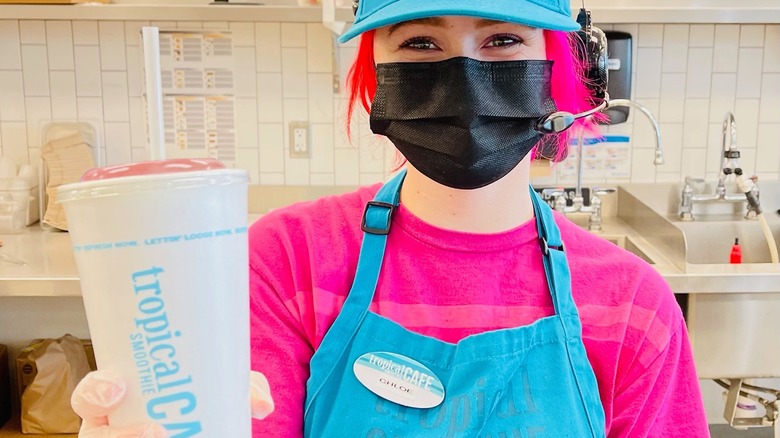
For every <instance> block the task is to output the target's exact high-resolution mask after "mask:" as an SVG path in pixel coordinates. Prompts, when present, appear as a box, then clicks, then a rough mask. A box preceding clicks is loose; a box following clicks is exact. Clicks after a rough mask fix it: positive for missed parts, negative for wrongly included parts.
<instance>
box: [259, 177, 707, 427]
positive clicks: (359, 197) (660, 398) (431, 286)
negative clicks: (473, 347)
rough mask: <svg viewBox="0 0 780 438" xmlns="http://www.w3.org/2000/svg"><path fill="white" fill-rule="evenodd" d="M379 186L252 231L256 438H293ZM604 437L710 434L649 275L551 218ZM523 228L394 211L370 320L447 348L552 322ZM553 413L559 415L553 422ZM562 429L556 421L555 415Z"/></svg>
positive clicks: (677, 335) (667, 303)
mask: <svg viewBox="0 0 780 438" xmlns="http://www.w3.org/2000/svg"><path fill="white" fill-rule="evenodd" d="M378 189H379V185H374V186H371V187H364V188H361V189H359V190H357V191H356V192H352V193H348V194H345V195H341V196H335V197H328V198H322V199H320V200H317V201H313V202H306V203H299V204H296V205H293V206H290V207H287V208H285V209H280V210H276V211H274V212H271V213H269V214H267V215H266V216H264V217H262V218H261V219H260V220H259V221H257V222H256V223H255V224H254V225H253V226H252V227H251V229H250V234H249V239H250V256H249V257H250V258H249V260H250V267H251V271H250V274H251V278H250V288H251V330H252V333H251V342H252V368H253V369H255V370H258V371H261V372H263V373H264V374H265V375H266V376H267V377H268V380H269V382H270V385H271V392H272V395H273V398H274V401H275V403H276V411H275V412H274V413H273V414H271V415H270V416H269V417H267V418H266V419H265V420H264V421H255V422H254V425H253V427H254V436H255V437H271V436H273V437H287V436H289V437H296V436H301V435H302V434H303V408H304V402H305V400H306V380H307V379H308V377H309V361H310V359H311V357H312V354H313V353H314V351H315V350H316V349H317V348H318V347H319V344H320V342H321V341H322V338H323V336H324V335H325V333H326V332H327V331H328V328H329V327H330V326H331V324H332V323H333V321H334V320H335V318H336V316H337V315H338V313H339V310H340V309H341V306H342V304H343V302H344V300H345V297H346V295H347V293H348V292H349V290H350V287H351V285H352V280H353V278H354V274H355V268H356V266H357V259H358V254H359V252H360V244H361V240H362V232H361V230H360V220H361V217H362V213H363V209H364V206H365V203H366V202H367V201H369V200H371V199H372V198H373V196H374V194H375V193H376V192H377V190H378ZM555 220H556V222H557V224H558V226H559V228H560V230H561V235H562V238H563V241H564V246H565V248H566V254H567V256H568V261H569V266H570V269H571V274H572V293H573V297H574V301H575V303H576V304H577V308H578V309H579V312H580V318H581V319H582V324H583V338H584V343H585V349H586V350H587V353H588V357H589V359H590V362H591V365H592V366H593V370H594V372H595V374H596V378H597V379H598V384H599V392H600V395H601V400H602V402H603V405H604V411H605V414H606V430H607V436H609V437H631V438H640V437H685V438H690V437H706V436H709V432H708V429H707V422H706V419H705V415H704V409H703V405H702V400H701V392H700V389H699V384H698V380H697V377H696V372H695V369H694V363H693V358H692V355H691V350H690V346H689V342H688V335H687V331H686V328H685V321H684V320H683V317H682V312H681V311H680V307H679V306H678V304H677V302H676V300H675V298H674V295H673V293H672V292H671V291H670V290H669V287H668V285H667V284H666V283H665V282H664V280H663V279H662V278H661V276H660V275H658V273H657V272H656V271H655V270H654V269H653V268H652V267H651V266H649V265H648V264H646V263H645V262H643V261H642V260H640V259H639V258H638V257H636V256H634V255H633V254H631V253H629V252H627V251H624V250H623V249H620V248H618V247H617V246H615V245H614V244H612V243H610V242H608V241H606V240H603V239H601V238H599V237H597V236H595V235H593V234H591V233H589V232H587V231H584V230H582V229H581V228H579V227H578V226H576V225H575V224H573V223H571V222H570V221H568V220H567V219H566V218H565V217H563V216H561V215H558V214H556V216H555ZM536 238H537V233H536V223H535V221H534V220H531V221H528V222H527V223H525V224H523V225H521V226H519V227H517V228H515V229H513V230H509V231H506V232H502V233H495V234H470V233H463V232H455V231H450V230H445V229H441V228H437V227H434V226H431V225H430V224H427V223H425V222H423V221H422V220H420V219H418V218H417V217H415V216H414V215H413V214H411V213H410V212H409V211H408V210H406V209H405V208H404V207H403V205H401V207H400V208H399V209H398V210H397V212H396V214H395V216H394V221H393V227H392V230H391V232H390V234H389V236H388V241H387V251H386V254H385V258H384V263H383V266H382V270H381V273H380V277H379V283H378V286H377V290H376V294H375V296H374V300H373V303H372V306H371V310H372V311H374V312H376V313H378V314H380V315H383V316H385V317H387V318H389V319H391V320H394V321H395V322H397V323H399V324H401V325H403V326H405V327H406V328H408V329H409V330H412V331H415V332H418V333H421V334H424V335H428V336H432V337H435V338H438V339H440V340H443V341H447V342H453V343H454V342H457V341H458V340H460V339H462V338H464V337H466V336H468V335H472V334H475V333H480V332H484V331H487V330H495V329H501V328H507V327H516V326H520V325H527V324H530V323H532V322H534V321H536V320H537V319H539V318H542V317H545V316H549V315H551V314H552V313H553V309H552V302H551V298H550V293H549V291H548V289H547V283H546V279H545V275H544V270H543V267H542V255H541V250H540V248H539V243H538V240H537V239H536ZM551 414H552V415H557V414H558V413H551ZM561 414H562V415H564V416H563V417H562V418H561V421H565V413H561Z"/></svg>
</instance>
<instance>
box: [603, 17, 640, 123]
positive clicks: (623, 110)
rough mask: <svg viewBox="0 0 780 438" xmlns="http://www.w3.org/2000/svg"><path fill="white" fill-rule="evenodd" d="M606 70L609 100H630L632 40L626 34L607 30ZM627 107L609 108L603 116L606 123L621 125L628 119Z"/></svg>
mask: <svg viewBox="0 0 780 438" xmlns="http://www.w3.org/2000/svg"><path fill="white" fill-rule="evenodd" d="M604 33H605V34H606V36H607V56H608V58H609V59H608V61H607V68H608V70H609V83H608V85H607V91H608V92H609V97H610V99H631V65H632V63H633V56H632V53H631V51H632V47H633V46H632V38H631V34H629V33H626V32H620V31H614V30H607V31H604ZM628 113H629V109H628V108H627V107H618V108H609V109H607V110H605V111H604V114H606V115H607V117H608V118H609V120H608V121H606V122H605V123H608V124H610V125H614V124H617V123H623V122H625V121H626V119H628Z"/></svg>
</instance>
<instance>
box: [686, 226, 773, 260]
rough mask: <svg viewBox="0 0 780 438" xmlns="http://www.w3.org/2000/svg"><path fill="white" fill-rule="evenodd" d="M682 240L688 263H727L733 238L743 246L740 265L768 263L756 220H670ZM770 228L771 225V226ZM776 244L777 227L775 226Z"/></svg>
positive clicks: (764, 243)
mask: <svg viewBox="0 0 780 438" xmlns="http://www.w3.org/2000/svg"><path fill="white" fill-rule="evenodd" d="M672 223H673V224H674V226H676V227H677V228H679V229H680V230H681V231H682V233H683V236H684V237H685V261H686V262H687V263H690V264H728V263H729V255H730V253H731V248H732V246H733V244H734V240H735V239H739V244H740V246H741V247H742V262H743V263H770V256H769V246H768V244H767V239H766V237H765V236H764V233H763V232H762V230H761V226H760V224H759V223H758V222H757V221H748V220H730V221H717V222H715V221H713V222H710V221H697V222H679V221H673V222H672ZM770 227H771V226H770ZM773 234H774V235H775V243H774V245H775V246H777V242H779V241H780V226H777V227H774V230H773Z"/></svg>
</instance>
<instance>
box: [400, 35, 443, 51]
mask: <svg viewBox="0 0 780 438" xmlns="http://www.w3.org/2000/svg"><path fill="white" fill-rule="evenodd" d="M401 48H402V49H405V48H409V49H413V50H436V49H437V48H438V47H436V44H434V43H433V40H432V39H431V38H428V37H414V38H409V39H408V40H406V41H404V42H403V43H402V44H401Z"/></svg>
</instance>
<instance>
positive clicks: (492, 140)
mask: <svg viewBox="0 0 780 438" xmlns="http://www.w3.org/2000/svg"><path fill="white" fill-rule="evenodd" d="M551 73H552V61H544V60H524V61H503V62H483V61H477V60H474V59H471V58H452V59H448V60H446V61H441V62H404V63H389V64H378V65H377V66H376V74H377V90H376V97H375V98H374V101H373V103H372V105H371V130H372V131H373V132H374V133H376V134H381V135H385V136H387V137H388V138H389V139H390V140H391V141H392V142H393V143H394V144H395V146H396V147H397V148H398V150H399V151H401V153H402V154H403V155H404V156H405V157H406V159H407V160H409V163H411V164H412V166H414V167H415V168H416V169H418V170H419V171H420V172H422V173H423V174H424V175H425V176H427V177H428V178H431V179H432V180H434V181H436V182H438V183H439V184H443V185H445V186H448V187H452V188H456V189H477V188H480V187H484V186H486V185H488V184H491V183H493V182H495V181H498V180H499V179H501V178H503V177H504V176H505V175H506V174H507V173H509V172H510V171H511V170H512V169H514V168H515V167H516V166H517V165H518V164H519V163H520V161H522V160H523V158H525V156H526V155H528V152H529V151H530V150H531V149H532V148H533V147H534V146H535V145H536V144H537V143H538V142H539V140H540V139H541V137H542V134H540V133H539V132H538V131H537V130H536V126H537V123H538V122H539V119H540V118H541V117H543V116H546V115H548V114H550V113H552V112H554V111H555V110H556V108H555V103H554V102H553V100H552V98H551V97H550V75H551Z"/></svg>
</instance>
